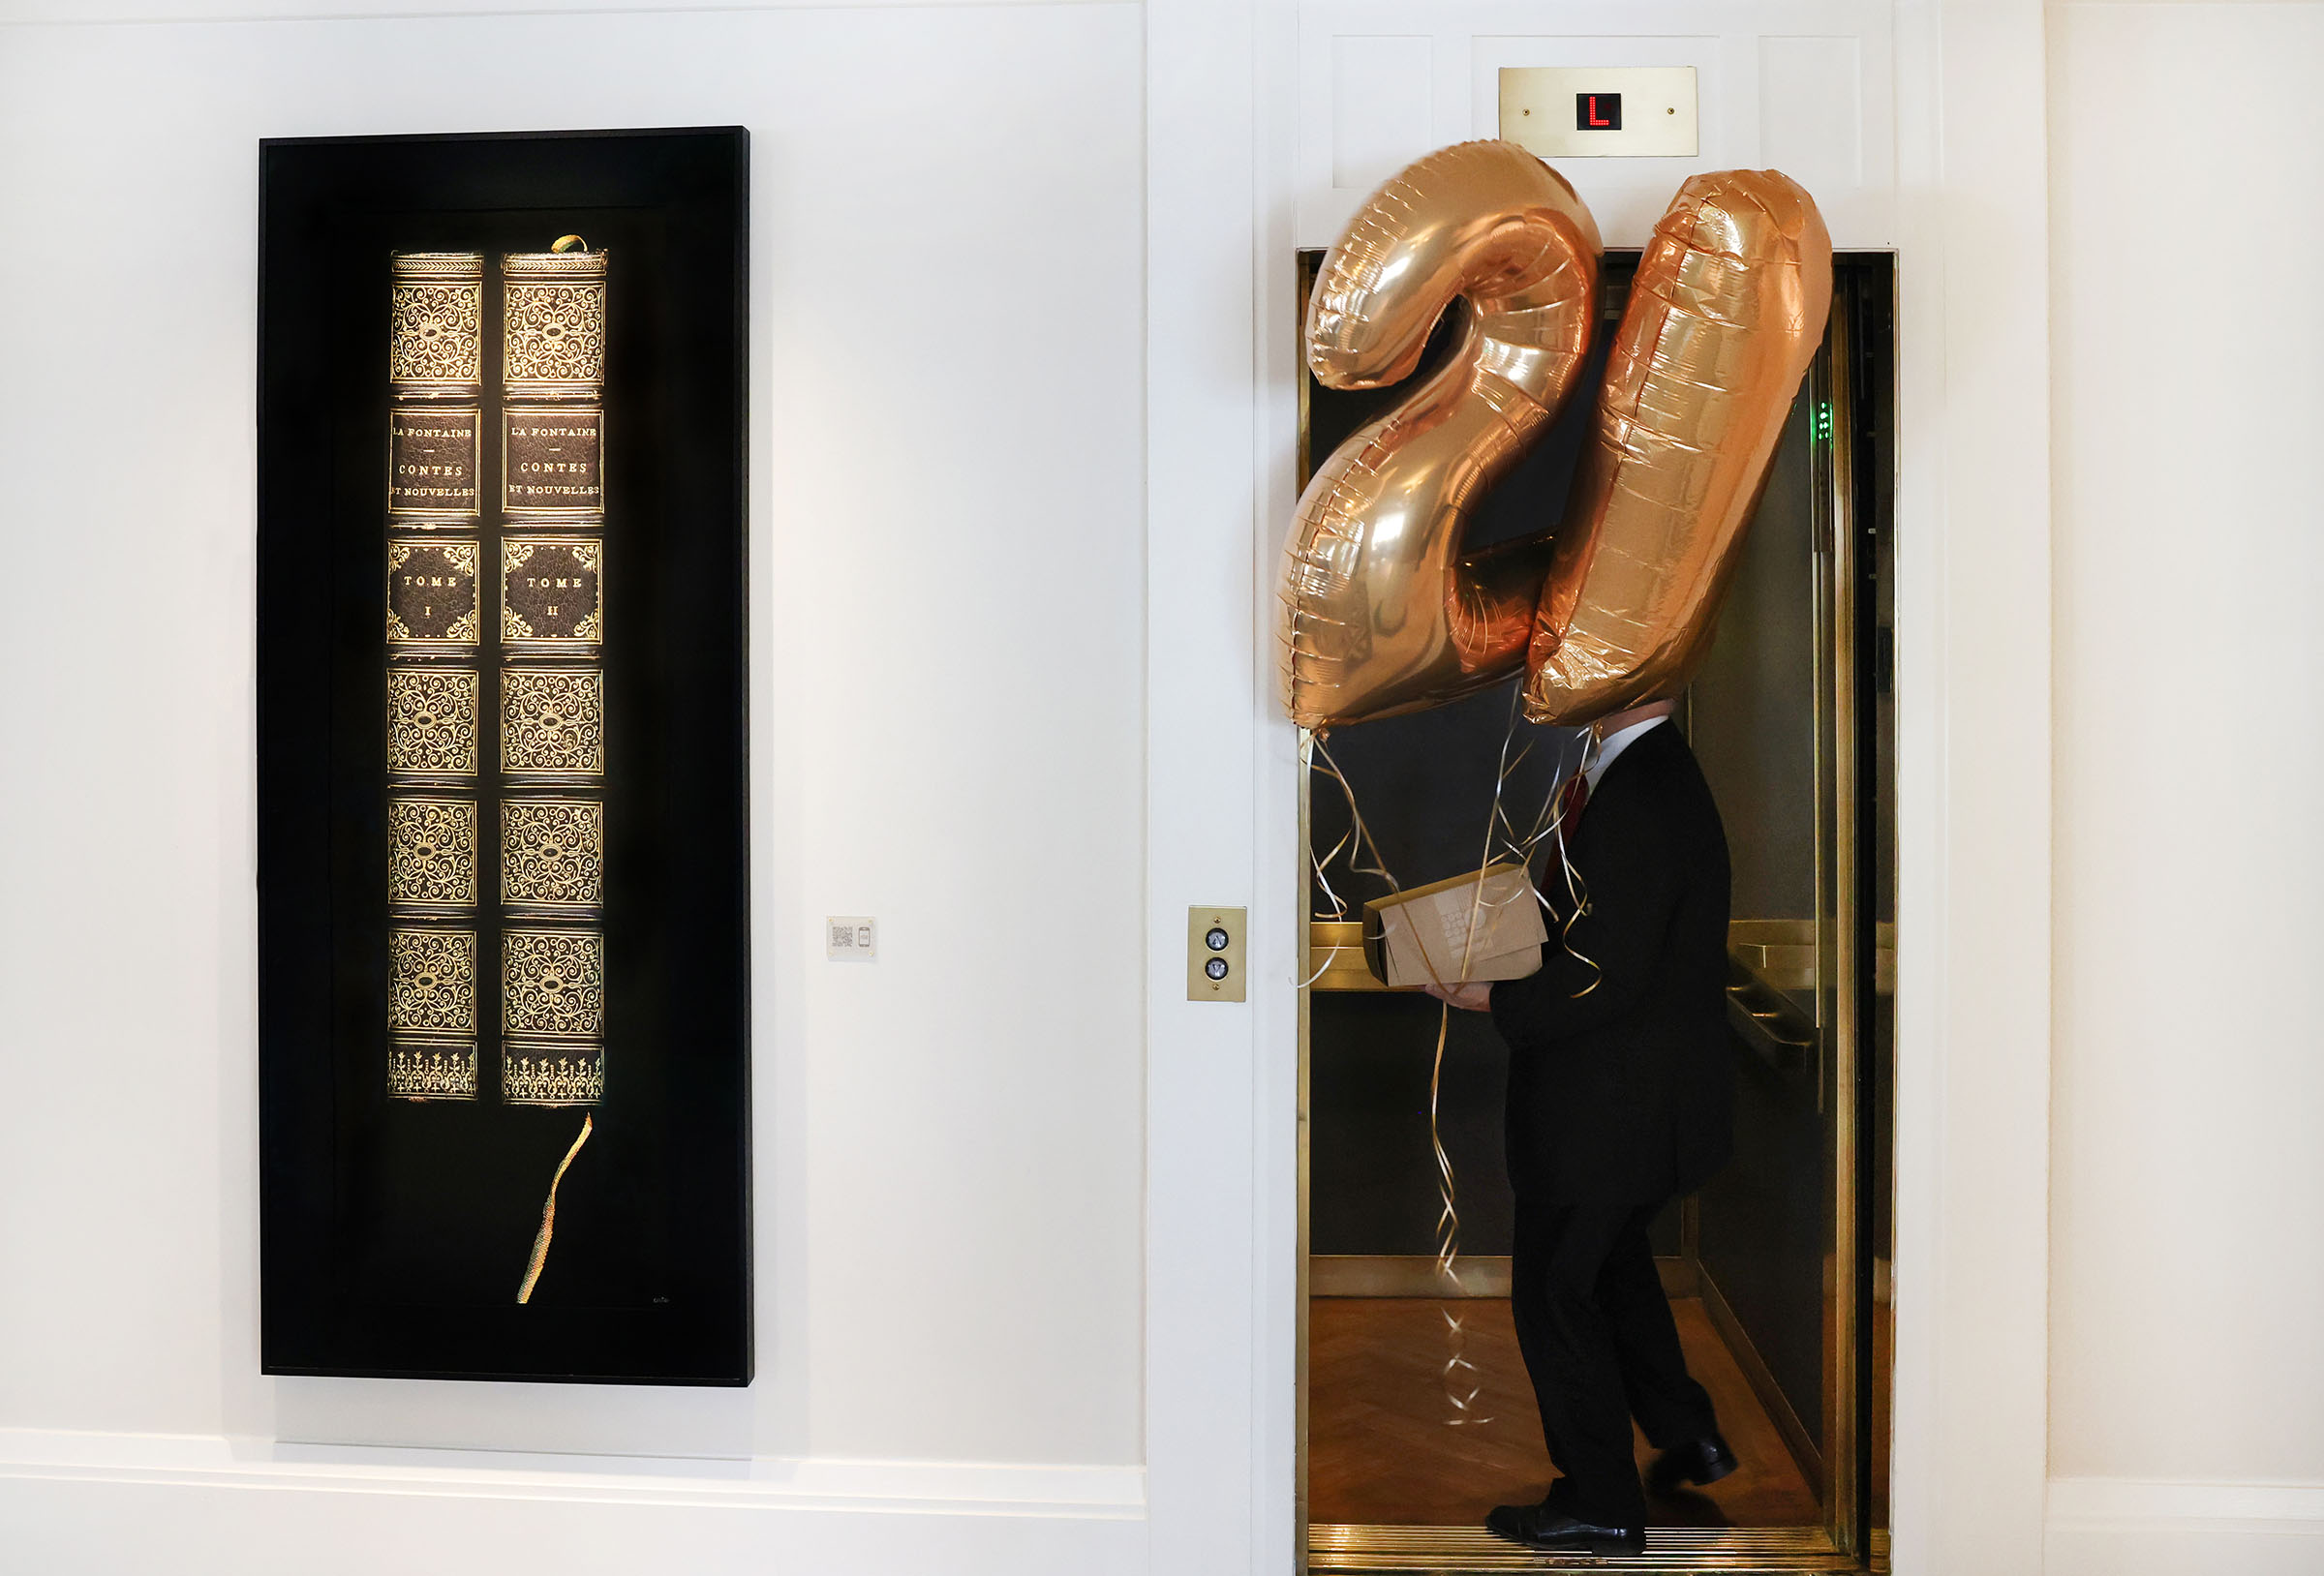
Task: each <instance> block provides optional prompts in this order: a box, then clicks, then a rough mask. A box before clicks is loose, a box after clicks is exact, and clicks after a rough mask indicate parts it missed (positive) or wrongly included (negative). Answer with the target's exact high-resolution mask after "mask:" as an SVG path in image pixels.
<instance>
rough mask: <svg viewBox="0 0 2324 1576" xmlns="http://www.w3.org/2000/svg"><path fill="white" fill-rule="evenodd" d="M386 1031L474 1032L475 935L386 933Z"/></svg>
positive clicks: (413, 931) (471, 932)
mask: <svg viewBox="0 0 2324 1576" xmlns="http://www.w3.org/2000/svg"><path fill="white" fill-rule="evenodd" d="M387 1027H388V1028H389V1029H391V1030H396V1031H409V1032H414V1033H430V1032H433V1033H439V1034H474V1033H475V1032H476V933H475V932H474V930H417V929H397V930H390V931H388V932H387Z"/></svg>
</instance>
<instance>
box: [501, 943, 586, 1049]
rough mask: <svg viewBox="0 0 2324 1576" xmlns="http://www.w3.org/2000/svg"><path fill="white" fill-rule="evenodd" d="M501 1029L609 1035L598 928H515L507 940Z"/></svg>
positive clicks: (579, 1036) (524, 1032) (503, 952)
mask: <svg viewBox="0 0 2324 1576" xmlns="http://www.w3.org/2000/svg"><path fill="white" fill-rule="evenodd" d="M501 1027H502V1028H503V1029H505V1031H506V1032H508V1033H509V1034H513V1035H527V1034H537V1035H556V1036H567V1037H570V1038H574V1039H595V1038H596V1036H598V1035H600V1034H602V1033H604V1031H605V938H604V936H602V935H601V934H599V933H598V932H596V931H595V930H510V931H508V932H507V933H505V935H503V936H502V938H501Z"/></svg>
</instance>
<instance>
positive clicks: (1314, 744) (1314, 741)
mask: <svg viewBox="0 0 2324 1576" xmlns="http://www.w3.org/2000/svg"><path fill="white" fill-rule="evenodd" d="M1319 753H1320V754H1321V755H1322V756H1323V758H1324V764H1323V765H1321V766H1318V765H1316V764H1315V758H1316V756H1317V755H1318V754H1319ZM1300 765H1301V766H1303V767H1305V768H1306V769H1307V770H1308V771H1309V772H1311V773H1321V774H1322V775H1324V776H1327V777H1330V779H1331V780H1332V781H1333V782H1336V783H1338V784H1339V791H1340V794H1341V795H1342V797H1344V798H1345V799H1346V800H1347V802H1348V830H1347V831H1346V832H1344V833H1341V834H1340V838H1339V841H1337V842H1335V843H1333V844H1332V845H1331V846H1330V849H1329V850H1327V851H1326V852H1325V853H1324V854H1323V855H1322V856H1321V857H1320V858H1319V857H1318V856H1317V855H1316V853H1315V850H1314V849H1313V848H1312V847H1310V848H1309V849H1308V851H1307V860H1308V864H1309V865H1310V866H1311V867H1312V868H1313V870H1314V872H1315V884H1316V885H1317V886H1318V887H1320V888H1322V889H1323V894H1324V899H1325V901H1327V902H1329V903H1330V905H1331V912H1330V914H1329V915H1326V914H1321V913H1318V914H1316V915H1314V916H1313V917H1314V918H1315V919H1318V920H1323V919H1330V920H1345V919H1346V918H1347V917H1348V905H1347V902H1346V900H1345V899H1343V898H1342V897H1341V896H1340V895H1339V894H1338V893H1337V892H1334V891H1333V890H1332V887H1331V876H1330V865H1331V862H1332V861H1333V860H1335V859H1337V858H1338V857H1339V856H1340V855H1341V854H1342V853H1343V852H1344V853H1345V854H1346V855H1347V864H1348V873H1349V874H1350V875H1351V876H1359V875H1376V876H1378V877H1379V878H1380V879H1381V880H1383V881H1385V882H1387V883H1388V890H1389V891H1391V892H1402V891H1403V890H1404V889H1403V886H1402V884H1401V883H1399V882H1398V881H1397V880H1396V878H1395V877H1394V876H1393V875H1392V874H1391V873H1390V872H1389V869H1388V861H1387V860H1386V859H1385V858H1383V857H1382V856H1381V853H1380V845H1379V843H1378V842H1376V841H1374V840H1373V837H1372V832H1371V828H1369V827H1368V826H1366V825H1364V820H1363V811H1362V810H1361V809H1360V808H1359V807H1358V806H1357V803H1356V790H1355V788H1354V787H1353V786H1352V785H1351V784H1350V783H1349V781H1348V779H1347V775H1346V773H1343V772H1341V771H1340V769H1339V763H1338V762H1337V761H1334V760H1333V759H1332V758H1331V751H1330V749H1329V748H1327V747H1326V746H1325V744H1324V731H1323V730H1322V729H1320V728H1319V729H1312V730H1310V729H1306V728H1302V729H1300ZM1366 843H1370V844H1371V849H1372V863H1371V864H1359V863H1358V861H1360V860H1361V859H1362V858H1363V848H1364V845H1365V844H1366ZM1345 950H1346V949H1345V948H1342V947H1337V946H1333V947H1330V948H1327V949H1326V950H1325V952H1324V960H1323V961H1322V962H1321V963H1319V964H1317V965H1316V969H1315V972H1314V973H1313V974H1310V975H1309V976H1307V978H1306V979H1304V980H1301V981H1300V985H1299V987H1300V989H1301V990H1304V989H1306V988H1307V987H1308V986H1309V985H1313V984H1315V982H1316V981H1318V980H1320V979H1322V978H1323V977H1324V973H1325V971H1326V970H1328V969H1329V968H1330V966H1331V960H1332V959H1333V958H1335V957H1337V956H1338V955H1340V954H1341V953H1342V952H1343V951H1345Z"/></svg>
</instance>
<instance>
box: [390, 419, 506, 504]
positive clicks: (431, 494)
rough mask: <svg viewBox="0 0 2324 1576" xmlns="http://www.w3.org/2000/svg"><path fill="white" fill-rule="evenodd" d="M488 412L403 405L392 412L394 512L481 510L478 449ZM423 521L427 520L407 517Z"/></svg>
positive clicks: (391, 487) (392, 495) (391, 441)
mask: <svg viewBox="0 0 2324 1576" xmlns="http://www.w3.org/2000/svg"><path fill="white" fill-rule="evenodd" d="M483 428H484V415H483V412H482V411H481V410H479V409H476V408H475V407H474V406H469V407H467V408H466V409H452V410H444V409H413V408H410V407H399V408H397V409H393V410H390V411H389V412H388V413H387V508H388V510H389V512H390V513H394V514H436V515H446V516H450V517H452V518H454V519H456V520H473V519H474V518H475V514H476V503H477V487H476V454H477V452H478V451H479V450H480V449H481V448H482V447H483V437H484V431H483ZM407 523H409V524H420V523H421V522H416V521H414V522H407Z"/></svg>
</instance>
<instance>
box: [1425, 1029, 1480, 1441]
mask: <svg viewBox="0 0 2324 1576" xmlns="http://www.w3.org/2000/svg"><path fill="white" fill-rule="evenodd" d="M1451 1033H1452V1003H1450V1002H1446V1003H1443V1004H1441V1005H1440V1007H1439V1008H1438V1011H1437V1018H1436V1057H1435V1061H1434V1064H1433V1065H1432V1066H1431V1067H1430V1068H1429V1070H1428V1149H1429V1152H1430V1153H1431V1154H1433V1155H1434V1156H1435V1157H1436V1194H1437V1197H1438V1198H1439V1199H1441V1200H1442V1201H1443V1204H1444V1207H1443V1209H1441V1210H1440V1211H1438V1213H1437V1217H1436V1273H1437V1277H1438V1278H1439V1279H1440V1280H1442V1281H1443V1282H1444V1283H1445V1290H1446V1292H1447V1296H1446V1298H1445V1300H1443V1301H1440V1302H1439V1303H1438V1304H1437V1305H1436V1311H1437V1312H1438V1313H1440V1314H1442V1315H1443V1316H1444V1319H1445V1349H1446V1350H1445V1367H1444V1375H1443V1378H1444V1386H1445V1399H1446V1400H1447V1401H1449V1402H1451V1403H1452V1415H1451V1416H1449V1417H1447V1418H1446V1419H1445V1424H1446V1426H1447V1427H1449V1428H1459V1427H1462V1426H1464V1425H1466V1426H1470V1427H1474V1426H1476V1425H1478V1424H1481V1423H1489V1422H1491V1421H1492V1418H1491V1417H1490V1416H1489V1415H1487V1414H1485V1413H1483V1412H1481V1411H1478V1410H1477V1409H1476V1406H1477V1395H1478V1392H1479V1390H1480V1389H1482V1388H1483V1386H1482V1384H1481V1383H1480V1381H1479V1379H1478V1378H1477V1365H1476V1364H1475V1363H1473V1362H1471V1361H1469V1331H1468V1326H1467V1324H1466V1322H1465V1321H1464V1320H1463V1319H1462V1318H1461V1316H1460V1315H1459V1314H1457V1313H1455V1312H1454V1311H1453V1310H1454V1309H1455V1308H1456V1307H1457V1306H1458V1302H1457V1300H1456V1299H1458V1298H1459V1297H1460V1274H1459V1271H1458V1270H1457V1269H1456V1268H1455V1266H1456V1264H1457V1263H1458V1261H1459V1258H1460V1210H1459V1208H1458V1207H1457V1205H1456V1202H1455V1199H1456V1194H1455V1191H1454V1188H1453V1182H1452V1156H1451V1155H1450V1154H1447V1153H1446V1152H1445V1139H1444V1132H1443V1129H1442V1127H1441V1126H1440V1125H1439V1123H1438V1120H1437V1098H1438V1096H1439V1094H1440V1093H1441V1092H1442V1091H1443V1088H1444V1079H1445V1042H1446V1041H1447V1040H1448V1039H1449V1038H1450V1037H1451Z"/></svg>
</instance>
